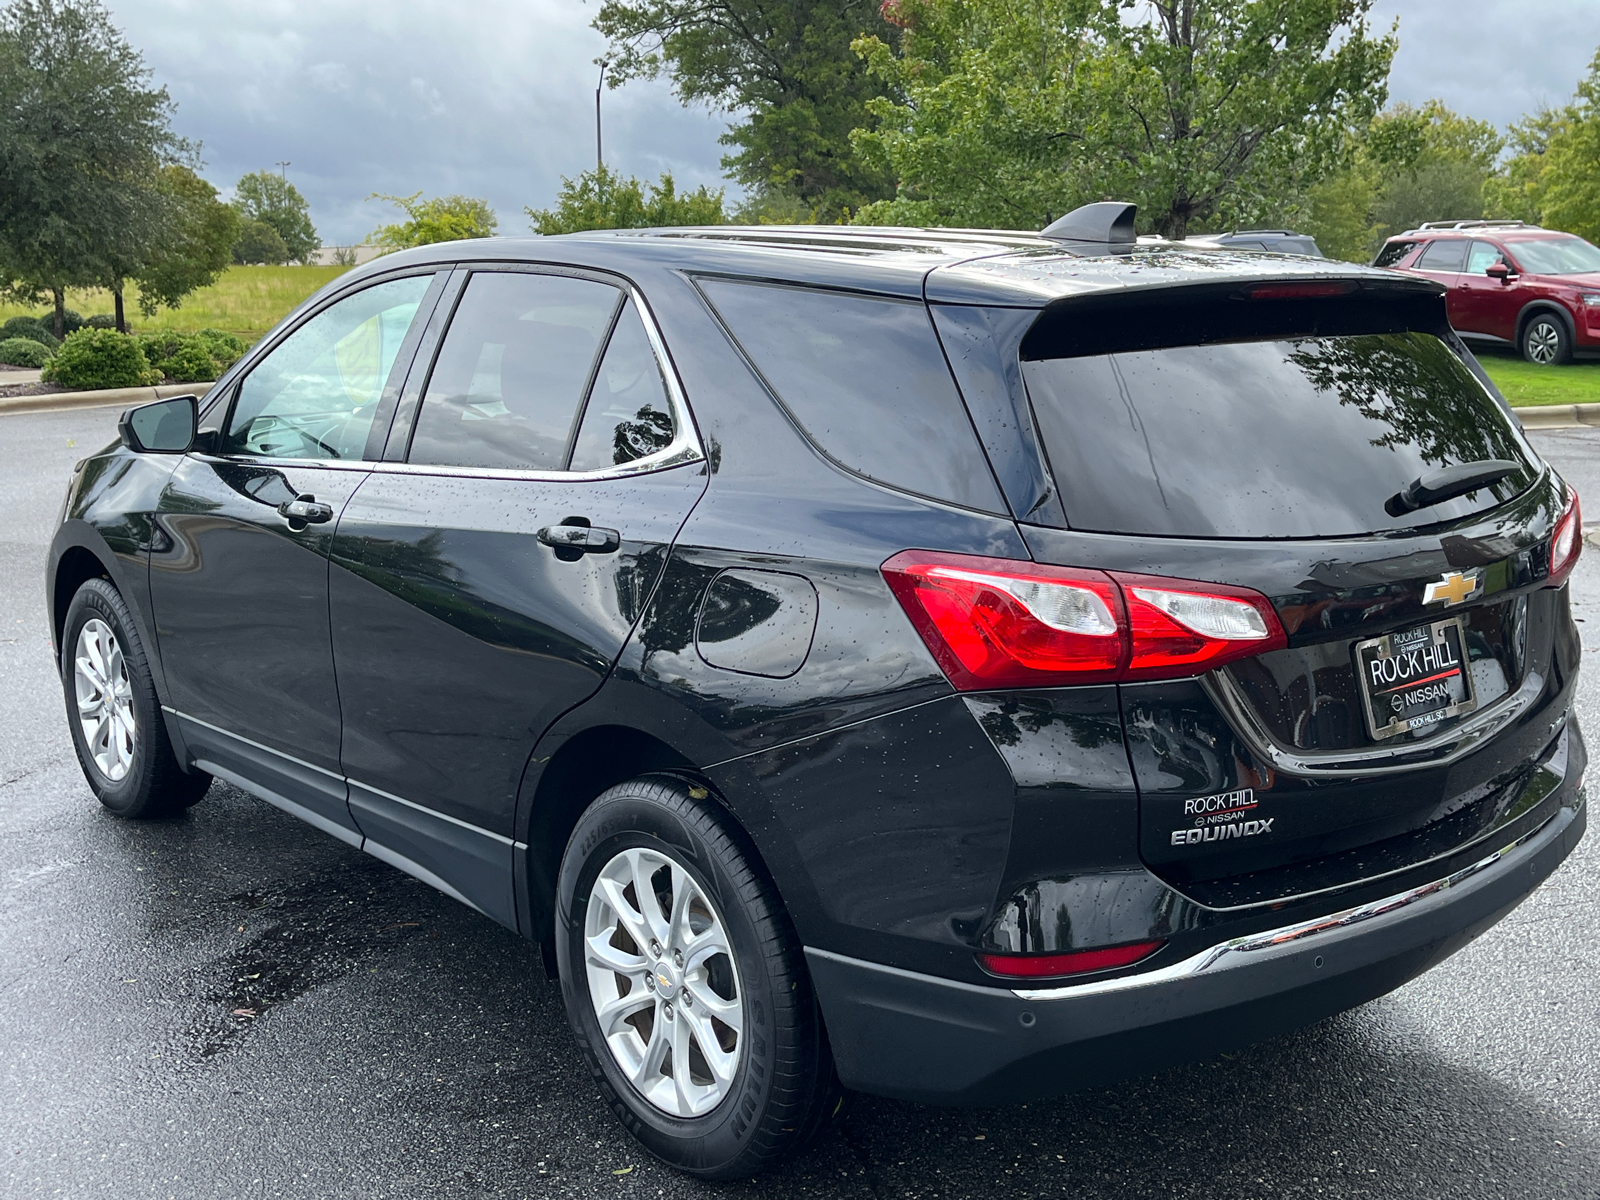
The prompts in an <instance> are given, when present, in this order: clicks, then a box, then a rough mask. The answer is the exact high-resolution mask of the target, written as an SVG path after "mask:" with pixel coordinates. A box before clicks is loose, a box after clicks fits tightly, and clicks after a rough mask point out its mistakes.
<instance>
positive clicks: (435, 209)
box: [367, 192, 500, 250]
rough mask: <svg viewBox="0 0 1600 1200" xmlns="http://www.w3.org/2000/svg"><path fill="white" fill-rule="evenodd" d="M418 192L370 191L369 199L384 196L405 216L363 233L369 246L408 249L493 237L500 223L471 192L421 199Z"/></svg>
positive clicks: (488, 208) (420, 194)
mask: <svg viewBox="0 0 1600 1200" xmlns="http://www.w3.org/2000/svg"><path fill="white" fill-rule="evenodd" d="M421 196H422V193H421V192H413V193H412V194H411V195H409V196H384V195H380V194H379V193H377V192H373V193H372V195H370V196H368V197H367V199H369V200H387V201H388V202H389V203H390V204H393V205H395V206H397V207H398V208H400V209H401V210H402V211H403V212H404V213H405V214H406V219H405V220H404V221H402V222H400V223H398V224H395V225H380V226H379V227H378V228H377V229H375V230H373V231H372V232H371V233H370V234H368V235H367V244H368V245H369V246H382V247H383V248H384V249H385V250H409V249H410V248H411V247H413V246H431V245H433V244H434V243H435V242H458V241H461V240H462V239H463V238H486V237H493V236H494V231H495V229H496V228H497V227H498V226H499V224H500V218H498V217H497V216H495V214H494V209H492V208H490V207H489V202H488V201H487V200H475V199H473V198H472V197H471V196H439V197H437V198H436V199H433V200H423V199H421Z"/></svg>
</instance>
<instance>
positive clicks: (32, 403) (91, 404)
mask: <svg viewBox="0 0 1600 1200" xmlns="http://www.w3.org/2000/svg"><path fill="white" fill-rule="evenodd" d="M214 386H215V385H214V384H210V383H163V384H158V385H157V386H155V387H136V388H102V389H101V390H99V391H95V392H56V393H54V394H52V395H49V396H10V397H7V398H3V399H0V417H5V416H10V415H12V414H14V413H15V414H19V415H20V414H22V413H39V412H54V411H56V410H57V409H72V408H110V407H113V406H121V407H128V406H132V405H135V404H144V403H147V402H148V401H151V400H165V399H167V397H169V396H204V395H205V394H206V393H207V392H209V391H210V390H211V389H212V387H214ZM1595 407H1597V408H1600V405H1596V406H1595Z"/></svg>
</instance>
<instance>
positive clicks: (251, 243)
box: [233, 220, 289, 267]
mask: <svg viewBox="0 0 1600 1200" xmlns="http://www.w3.org/2000/svg"><path fill="white" fill-rule="evenodd" d="M233 261H234V262H236V263H243V264H245V265H246V266H254V265H257V264H265V265H266V266H269V267H275V266H279V265H281V264H283V263H286V262H288V261H289V247H288V246H287V245H286V244H285V243H284V240H283V237H282V236H281V235H280V234H279V233H278V231H277V230H276V229H274V228H273V227H272V226H271V225H268V224H267V223H266V222H265V221H250V220H246V221H244V222H243V223H241V224H240V226H239V240H238V241H236V242H234V244H233Z"/></svg>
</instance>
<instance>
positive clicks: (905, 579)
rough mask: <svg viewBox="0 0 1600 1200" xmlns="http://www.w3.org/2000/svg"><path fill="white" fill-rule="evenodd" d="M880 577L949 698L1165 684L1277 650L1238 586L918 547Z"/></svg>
mask: <svg viewBox="0 0 1600 1200" xmlns="http://www.w3.org/2000/svg"><path fill="white" fill-rule="evenodd" d="M883 575H884V579H885V580H887V581H888V584H889V586H890V588H892V589H893V590H894V594H895V596H896V597H897V598H898V599H899V601H900V604H901V607H903V608H904V609H905V611H906V615H907V616H908V617H910V618H911V623H912V624H913V625H915V626H916V629H917V632H918V633H919V634H921V635H922V640H923V641H924V642H925V643H926V644H927V646H928V649H929V650H930V651H932V653H933V657H934V659H935V660H936V661H937V662H938V663H939V666H940V668H941V669H942V670H943V671H944V673H945V675H946V676H948V677H949V679H950V682H951V683H953V684H954V685H955V686H956V688H957V689H958V690H960V691H967V692H975V691H988V690H990V689H994V688H1014V687H1060V686H1063V685H1066V684H1082V683H1109V682H1113V681H1116V680H1124V679H1130V680H1131V679H1174V678H1180V677H1183V676H1188V675H1199V674H1201V673H1202V672H1205V671H1209V670H1211V669H1212V668H1214V667H1219V666H1221V665H1222V664H1224V663H1227V662H1232V661H1233V660H1234V659H1237V658H1244V657H1246V656H1248V655H1252V654H1260V653H1261V652H1263V651H1265V650H1276V649H1279V648H1281V647H1282V646H1284V645H1285V644H1286V638H1285V637H1284V633H1283V626H1282V625H1281V624H1280V623H1279V621H1278V615H1277V613H1276V612H1274V611H1273V608H1272V605H1271V603H1270V602H1269V601H1268V600H1267V598H1266V597H1265V596H1263V595H1261V594H1260V593H1259V592H1252V591H1250V590H1249V589H1247V588H1236V587H1228V586H1225V585H1222V584H1214V583H1196V582H1194V581H1192V580H1185V579H1166V578H1162V577H1160V576H1154V575H1132V574H1127V573H1124V572H1120V571H1110V572H1107V571H1088V570H1078V569H1075V568H1071V567H1053V566H1046V565H1043V564H1040V563H1031V562H1018V561H1016V560H1015V559H1009V558H980V557H978V556H976V555H966V554H940V553H934V552H932V551H926V550H907V551H905V552H903V553H901V554H897V555H895V556H894V557H893V558H891V559H890V560H889V561H888V562H886V563H884V564H883Z"/></svg>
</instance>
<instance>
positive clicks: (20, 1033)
mask: <svg viewBox="0 0 1600 1200" xmlns="http://www.w3.org/2000/svg"><path fill="white" fill-rule="evenodd" d="M115 419H116V411H115V410H108V409H95V410H85V411H78V412H66V413H51V414H35V415H28V416H8V417H0V504H3V506H4V512H5V514H6V518H7V519H6V520H5V522H4V525H3V527H0V614H3V616H0V1195H3V1196H5V1197H12V1198H21V1197H35V1196H38V1197H46V1196H71V1197H89V1196H100V1195H110V1196H117V1197H119V1198H130V1197H146V1196H149V1197H205V1198H214V1197H335V1196H338V1197H343V1196H350V1197H389V1196H394V1197H478V1196H513V1197H537V1196H546V1195H548V1196H607V1197H609V1196H618V1197H635V1196H685V1195H697V1196H698V1195H705V1194H709V1193H715V1194H718V1195H745V1194H748V1195H759V1196H762V1197H774V1198H777V1197H787V1196H841V1197H857V1196H860V1197H901V1196H907V1197H936V1196H937V1197H970V1196H983V1197H985V1200H998V1198H1000V1197H1012V1196H1016V1197H1023V1196H1029V1197H1031V1196H1064V1197H1119V1198H1123V1197H1144V1196H1150V1197H1158V1196H1159V1197H1227V1198H1230V1200H1239V1198H1246V1197H1313V1196H1330V1197H1345V1196H1371V1197H1429V1198H1431V1197H1451V1198H1462V1197H1506V1198H1512V1200H1542V1198H1545V1197H1550V1198H1555V1197H1560V1198H1563V1200H1570V1198H1584V1197H1600V883H1597V874H1600V834H1597V833H1595V832H1593V831H1591V832H1590V834H1589V835H1588V837H1587V838H1586V839H1585V841H1584V842H1583V843H1582V844H1581V845H1580V846H1579V848H1578V850H1577V851H1576V852H1575V853H1574V855H1573V856H1572V858H1571V859H1569V860H1568V862H1567V863H1566V865H1565V866H1564V867H1563V868H1562V869H1561V870H1560V871H1559V872H1558V873H1557V874H1556V876H1555V877H1554V878H1552V879H1551V881H1550V882H1549V883H1548V884H1547V885H1546V886H1545V887H1544V888H1542V889H1541V890H1540V891H1539V892H1537V893H1536V894H1535V895H1534V896H1533V897H1532V898H1530V899H1529V900H1528V901H1527V902H1526V903H1525V904H1524V905H1523V906H1522V907H1521V908H1519V909H1518V910H1517V911H1516V912H1514V913H1513V914H1512V915H1511V916H1510V917H1509V918H1508V919H1507V920H1505V921H1504V922H1503V923H1502V924H1501V925H1499V926H1498V927H1496V928H1495V929H1493V930H1492V931H1490V932H1489V933H1488V934H1487V935H1485V936H1484V937H1483V938H1481V939H1480V940H1479V941H1477V942H1476V943H1474V944H1473V945H1472V946H1470V947H1468V948H1467V949H1466V950H1465V951H1463V952H1462V953H1460V954H1458V955H1457V956H1456V957H1455V958H1453V959H1451V960H1450V961H1448V962H1447V963H1445V964H1444V965H1443V966H1441V967H1439V968H1437V969H1436V970H1434V971H1432V972H1431V973H1429V974H1428V975H1426V976H1424V977H1423V978H1421V979H1419V980H1417V981H1415V982H1413V983H1411V984H1409V985H1408V986H1406V987H1405V988H1402V989H1401V990H1400V991H1398V992H1396V993H1394V994H1392V995H1390V996H1387V997H1385V998H1383V999H1381V1000H1378V1001H1376V1002H1374V1003H1372V1004H1369V1005H1366V1006H1365V1007H1363V1008H1361V1009H1358V1010H1356V1011H1354V1012H1351V1013H1346V1014H1344V1015H1343V1016H1340V1017H1337V1018H1334V1019H1331V1020H1329V1021H1325V1022H1323V1023H1322V1024H1320V1025H1317V1026H1314V1027H1312V1028H1310V1029H1307V1030H1304V1031H1301V1032H1300V1033H1298V1034H1295V1035H1293V1036H1290V1037H1286V1038H1281V1039H1278V1040H1275V1041H1270V1042H1266V1043H1263V1044H1260V1045H1257V1046H1255V1047H1252V1048H1250V1049H1248V1050H1245V1051H1243V1052H1241V1053H1236V1054H1230V1055H1226V1056H1223V1057H1219V1058H1215V1059H1212V1060H1209V1061H1203V1062H1201V1063H1199V1064H1197V1065H1189V1066H1180V1067H1174V1068H1172V1069H1170V1070H1168V1071H1166V1072H1164V1073H1163V1074H1160V1075H1157V1076H1154V1077H1150V1078H1143V1079H1138V1080H1134V1081H1131V1082H1128V1083H1125V1084H1122V1085H1119V1086H1116V1087H1110V1088H1100V1089H1097V1090H1093V1091H1087V1092H1081V1093H1077V1094H1075V1095H1072V1096H1068V1097H1066V1098H1063V1099H1060V1100H1055V1101H1051V1102H1048V1103H1035V1104H1029V1105H1025V1106H1015V1107H1011V1108H1002V1109H989V1110H981V1111H954V1110H942V1109H933V1108H924V1107H918V1106H915V1105H910V1104H902V1103H895V1102H890V1101H883V1100H876V1099H871V1098H866V1097H857V1098H856V1099H855V1100H854V1102H853V1104H852V1105H851V1107H850V1108H849V1109H848V1110H847V1113H846V1115H845V1116H844V1118H843V1120H842V1122H841V1123H840V1124H839V1126H838V1127H837V1128H836V1129H835V1130H834V1131H832V1132H831V1133H830V1134H829V1135H828V1136H827V1137H826V1138H825V1140H823V1142H822V1143H821V1144H820V1145H818V1146H817V1147H816V1148H815V1149H813V1150H812V1151H811V1152H809V1153H808V1154H807V1155H805V1156H804V1157H802V1158H800V1159H798V1160H796V1161H794V1162H792V1163H790V1164H788V1165H787V1166H785V1167H784V1168H783V1169H781V1170H779V1171H777V1172H775V1173H773V1174H771V1175H768V1176H765V1177H763V1178H761V1179H759V1180H755V1181H751V1182H747V1183H744V1184H740V1185H732V1186H725V1187H718V1188H712V1187H707V1186H705V1185H701V1184H697V1183H695V1182H692V1181H689V1180H685V1179H683V1178H681V1177H679V1176H677V1175H675V1174H673V1173H672V1172H670V1171H668V1170H667V1169H665V1168H663V1167H661V1166H659V1165H657V1164H656V1163H654V1162H653V1161H652V1160H649V1159H648V1158H646V1157H644V1156H643V1155H642V1154H641V1152H640V1151H639V1150H638V1149H636V1147H635V1146H634V1144H633V1143H632V1142H631V1141H630V1140H629V1139H628V1138H627V1137H626V1136H625V1135H624V1134H623V1133H622V1131H621V1130H620V1128H619V1127H618V1126H617V1125H616V1124H615V1123H614V1121H613V1120H612V1118H611V1116H610V1115H609V1113H608V1112H607V1111H606V1110H605V1109H604V1108H602V1107H601V1105H600V1104H599V1102H598V1100H597V1095H596V1092H595V1089H594V1088H593V1087H592V1086H591V1085H590V1083H589V1081H588V1077H587V1075H586V1073H585V1072H584V1070H583V1068H582V1067H581V1065H580V1061H579V1058H578V1054H577V1051H576V1049H575V1047H574V1045H573V1041H572V1038H571V1036H570V1034H569V1032H568V1029H567V1024H566V1020H565V1017H564V1015H563V1013H562V1009H561V1001H560V996H559V993H558V991H557V989H556V987H555V985H553V984H551V983H549V982H547V981H546V980H545V978H544V973H543V970H542V969H541V968H540V966H539V964H538V960H537V954H536V953H535V952H534V951H533V950H532V948H531V947H530V946H528V945H527V944H526V943H524V942H522V941H521V940H520V939H518V938H517V937H516V936H515V935H513V934H511V933H509V932H507V931H505V930H503V929H501V928H499V927H498V926H496V925H493V924H492V923H490V922H489V921H488V920H487V919H485V918H483V917H481V916H479V915H478V914H476V913H474V912H472V911H470V910H468V909H466V908H465V907H463V906H461V905H458V904H456V903H455V902H453V901H451V900H449V899H446V898H445V897H443V896H441V895H438V894H436V893H434V892H432V891H431V890H429V889H428V888H426V887H425V886H423V885H421V884H417V883H415V882H413V881H412V880H410V879H409V878H408V877H406V876H403V875H401V874H400V873H398V872H397V871H394V870H392V869H391V868H389V867H387V866H385V865H383V864H381V863H379V862H377V861H376V860H375V859H372V858H370V857H367V856H365V855H363V854H361V853H359V852H357V851H355V850H352V849H350V848H349V847H346V846H344V845H342V844H339V843H337V842H335V841H333V840H331V839H329V838H326V837H324V836H323V835H321V834H319V833H317V832H316V831H315V830H312V829H310V828H309V827H306V826H303V825H301V824H299V823H297V822H296V821H294V820H293V819H292V818H290V817H288V816H285V815H284V814H282V813H280V812H279V811H278V810H276V809H274V808H271V807H269V806H268V805H266V804H265V803H263V802H260V801H258V800H255V799H253V798H251V797H249V796H246V795H244V794H243V793H241V792H239V791H237V790H235V789H233V788H231V787H228V786H225V785H223V784H221V783H218V784H217V785H215V786H214V788H213V790H212V792H211V794H210V796H209V797H208V798H207V799H206V800H205V802H204V803H202V804H201V805H200V806H199V807H197V808H195V809H194V810H193V811H192V812H190V813H189V814H188V815H187V816H185V817H182V818H177V819H173V820H169V821H160V822H149V823H134V822H126V821H120V820H118V819H116V818H114V817H111V816H109V815H108V814H106V813H105V812H103V811H102V810H101V809H100V807H99V806H98V805H97V804H96V803H95V802H94V800H93V798H92V797H91V796H90V793H89V791H88V789H87V787H86V786H85V785H84V783H83V780H82V777H81V775H80V773H79V770H78V766H77V763H76V761H75V760H74V758H73V754H72V749H71V744H70V742H69V739H68V735H67V732H66V726H65V721H64V716H63V709H62V701H61V693H60V688H59V685H58V684H57V681H56V677H55V673H54V669H53V666H52V663H51V659H50V652H49V645H48V640H47V630H46V623H45V615H44V597H43V581H42V565H43V561H44V555H45V549H46V546H47V544H48V541H49V537H50V534H51V532H52V529H53V526H54V522H55V520H56V516H57V511H58V508H59V505H60V501H61V497H62V493H63V489H64V487H65V483H66V480H67V476H68V472H69V470H70V467H71V464H72V462H73V461H74V460H76V459H77V458H81V457H82V456H83V455H84V454H86V453H88V452H89V451H90V450H92V449H94V448H96V447H98V446H99V445H101V444H103V443H104V442H105V441H107V440H109V439H110V438H111V437H112V436H113V433H114V426H115ZM1534 440H1535V442H1536V443H1537V444H1538V446H1539V448H1540V449H1541V451H1542V452H1544V453H1545V454H1547V456H1548V457H1550V458H1551V460H1552V461H1554V462H1555V463H1556V465H1557V466H1558V467H1559V469H1561V470H1562V471H1563V473H1565V474H1566V475H1567V477H1568V478H1569V479H1571V480H1572V481H1573V482H1574V483H1575V484H1576V485H1577V486H1578V487H1579V488H1580V491H1581V492H1582V493H1583V494H1584V495H1585V497H1586V498H1587V497H1593V499H1592V500H1591V502H1590V503H1591V513H1590V515H1591V518H1593V517H1600V429H1583V430H1559V431H1549V432H1543V433H1539V434H1536V435H1534ZM1573 589H1574V598H1575V606H1576V608H1577V614H1578V616H1579V617H1580V618H1581V619H1583V620H1584V621H1585V624H1584V625H1583V626H1581V628H1582V629H1583V631H1584V635H1583V636H1584V643H1585V647H1586V651H1587V653H1589V654H1594V653H1595V652H1596V650H1600V547H1597V546H1595V545H1592V544H1591V545H1590V546H1589V548H1588V554H1587V557H1586V559H1585V560H1584V561H1583V562H1582V563H1580V565H1579V567H1578V571H1577V574H1576V576H1575V578H1574V582H1573ZM248 683H249V681H248V680H241V681H240V684H241V686H248ZM1580 715H1581V719H1582V721H1583V723H1584V725H1585V727H1586V728H1588V729H1589V730H1591V731H1597V730H1600V670H1596V668H1595V667H1594V666H1591V667H1590V668H1589V670H1588V674H1587V675H1586V677H1585V679H1584V683H1583V692H1582V699H1581V701H1580ZM1594 736H1595V734H1594V733H1593V732H1591V740H1592V739H1593V738H1594ZM927 1052H928V1054H929V1055H932V1056H937V1055H938V1054H939V1052H940V1049H939V1047H938V1046H937V1045H930V1046H929V1047H928V1048H927Z"/></svg>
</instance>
